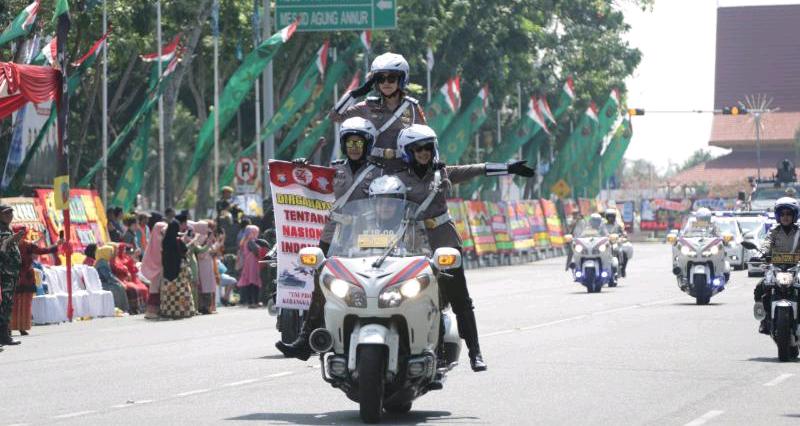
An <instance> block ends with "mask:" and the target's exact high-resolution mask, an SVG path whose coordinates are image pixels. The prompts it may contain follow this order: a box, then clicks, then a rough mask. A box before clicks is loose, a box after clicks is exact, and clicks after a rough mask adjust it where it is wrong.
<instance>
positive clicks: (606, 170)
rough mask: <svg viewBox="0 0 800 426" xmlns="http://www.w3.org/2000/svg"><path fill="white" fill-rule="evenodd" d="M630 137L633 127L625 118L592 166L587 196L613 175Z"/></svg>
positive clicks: (595, 193) (591, 195)
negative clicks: (598, 159)
mask: <svg viewBox="0 0 800 426" xmlns="http://www.w3.org/2000/svg"><path fill="white" fill-rule="evenodd" d="M632 137H633V128H632V126H631V122H630V120H629V119H625V120H623V121H622V123H620V124H619V126H617V130H616V131H615V132H614V136H613V137H612V138H611V142H609V143H608V146H607V147H606V149H605V151H604V152H603V156H602V157H601V159H600V161H598V162H596V163H595V164H594V167H593V168H592V172H591V174H590V177H591V181H590V182H589V185H588V191H587V195H588V196H589V197H596V196H597V194H599V193H600V190H601V189H602V188H601V184H602V183H603V182H606V181H608V179H609V178H611V176H613V175H614V172H616V170H617V168H618V167H619V164H620V162H622V157H623V156H624V155H625V151H626V150H627V149H628V145H630V142H631V138H632Z"/></svg>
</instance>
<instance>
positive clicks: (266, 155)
mask: <svg viewBox="0 0 800 426" xmlns="http://www.w3.org/2000/svg"><path fill="white" fill-rule="evenodd" d="M270 3H271V1H270V0H264V17H263V18H262V20H261V23H262V25H263V29H262V40H266V39H267V38H268V37H269V36H271V35H272V10H271V9H270ZM263 75H264V86H263V87H262V90H263V91H264V93H263V95H264V98H263V99H262V101H263V102H264V112H263V113H264V122H265V123H266V122H268V121H269V120H270V119H272V115H273V114H275V104H274V96H273V91H272V90H273V89H272V84H273V82H272V61H270V63H269V64H268V65H267V69H265V70H264V73H263ZM262 155H263V161H262V162H263V164H260V165H259V166H260V167H263V170H264V172H263V173H262V174H261V175H262V176H261V177H262V182H264V194H265V196H267V195H269V194H270V186H269V185H266V183H267V182H268V181H269V180H268V179H267V173H266V169H267V167H264V166H266V165H267V164H268V163H269V160H270V159H272V158H273V157H274V156H275V136H274V135H273V134H272V133H271V134H270V135H269V136H267V140H265V141H264V148H263V152H262Z"/></svg>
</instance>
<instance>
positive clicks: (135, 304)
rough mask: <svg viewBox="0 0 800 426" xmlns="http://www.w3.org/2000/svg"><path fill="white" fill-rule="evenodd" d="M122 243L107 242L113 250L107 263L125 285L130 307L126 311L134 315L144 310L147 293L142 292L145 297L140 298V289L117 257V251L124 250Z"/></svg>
mask: <svg viewBox="0 0 800 426" xmlns="http://www.w3.org/2000/svg"><path fill="white" fill-rule="evenodd" d="M123 244H124V243H109V244H108V245H109V246H111V248H112V249H113V250H114V251H113V253H112V254H111V259H109V261H108V263H109V265H110V266H111V272H112V273H113V274H114V276H115V277H117V279H118V280H119V282H121V283H122V285H123V286H124V287H125V293H126V294H127V295H128V307H129V308H130V311H128V312H129V313H130V314H131V315H136V314H139V313H140V311H143V310H144V305H145V302H146V300H147V299H146V297H147V293H145V294H144V297H145V299H142V293H141V289H140V288H139V287H138V286H137V285H136V283H134V282H133V280H132V279H131V274H130V272H128V268H126V267H125V265H124V264H123V263H122V261H121V260H120V258H119V253H120V252H121V251H122V250H124V249H123V248H122V247H123Z"/></svg>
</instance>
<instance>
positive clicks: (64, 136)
mask: <svg viewBox="0 0 800 426" xmlns="http://www.w3.org/2000/svg"><path fill="white" fill-rule="evenodd" d="M56 18H57V19H58V24H57V27H56V28H57V29H56V40H57V41H56V52H57V55H56V56H57V60H56V62H57V63H58V66H59V67H60V68H61V70H60V71H61V92H60V94H59V97H58V101H57V106H56V108H57V109H58V117H57V118H58V120H57V121H58V153H57V159H58V165H57V167H58V170H57V173H56V178H55V181H54V182H53V189H54V191H53V197H54V199H55V205H56V208H58V209H60V210H62V211H63V217H64V241H65V243H64V249H65V250H64V254H65V256H66V264H67V265H66V266H67V319H69V321H72V314H73V306H72V243H71V242H70V236H71V235H72V234H71V226H70V215H69V201H70V190H69V188H70V185H69V132H68V131H67V129H68V126H67V122H68V119H69V90H68V88H69V83H68V80H67V65H68V64H69V58H68V57H67V53H68V52H67V34H68V33H69V27H70V22H69V3H68V2H67V0H59V2H58V3H56Z"/></svg>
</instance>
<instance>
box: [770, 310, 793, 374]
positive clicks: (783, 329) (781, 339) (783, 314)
mask: <svg viewBox="0 0 800 426" xmlns="http://www.w3.org/2000/svg"><path fill="white" fill-rule="evenodd" d="M792 322H793V319H792V312H791V311H790V310H788V309H779V310H778V311H777V312H776V313H775V344H776V345H778V359H779V360H781V361H782V362H786V361H791V360H792V359H794V358H795V357H796V355H794V354H795V353H796V352H794V351H793V349H795V347H794V346H792ZM793 355H794V356H793Z"/></svg>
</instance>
